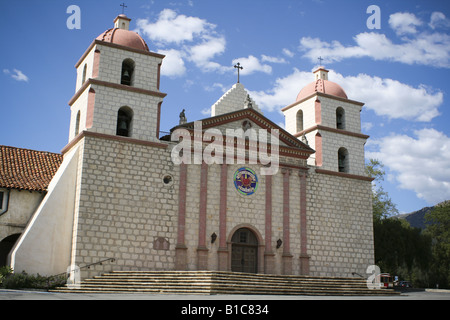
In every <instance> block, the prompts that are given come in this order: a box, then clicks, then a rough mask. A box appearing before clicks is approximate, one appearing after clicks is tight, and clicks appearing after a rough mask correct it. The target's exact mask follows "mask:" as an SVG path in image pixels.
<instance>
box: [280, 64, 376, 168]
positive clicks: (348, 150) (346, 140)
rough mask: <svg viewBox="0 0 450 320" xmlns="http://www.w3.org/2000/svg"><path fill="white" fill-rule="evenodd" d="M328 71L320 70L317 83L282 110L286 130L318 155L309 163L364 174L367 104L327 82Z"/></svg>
mask: <svg viewBox="0 0 450 320" xmlns="http://www.w3.org/2000/svg"><path fill="white" fill-rule="evenodd" d="M328 72H329V71H328V70H327V69H325V68H324V67H319V68H317V69H316V70H315V71H314V72H313V74H314V81H313V82H311V83H309V84H308V85H306V86H305V87H304V88H303V89H302V90H301V91H300V93H299V94H298V96H297V100H296V102H294V103H293V104H291V105H289V106H287V107H285V108H283V109H282V111H283V114H284V116H285V121H286V130H287V131H288V132H289V133H291V134H292V135H294V136H296V137H297V138H299V139H301V140H303V141H304V142H307V143H308V144H309V146H310V147H311V148H313V149H314V150H315V151H316V153H315V155H314V156H312V157H310V158H309V159H308V164H309V165H311V166H316V167H317V168H318V169H321V170H325V171H331V172H339V173H343V174H353V175H360V176H363V175H365V173H364V144H365V143H366V140H367V139H368V138H369V136H367V135H364V134H362V133H361V119H360V112H361V110H362V107H363V105H364V103H361V102H358V101H354V100H350V99H348V97H347V94H346V93H345V91H344V89H342V87H341V86H340V85H338V84H337V83H334V82H332V81H329V80H328Z"/></svg>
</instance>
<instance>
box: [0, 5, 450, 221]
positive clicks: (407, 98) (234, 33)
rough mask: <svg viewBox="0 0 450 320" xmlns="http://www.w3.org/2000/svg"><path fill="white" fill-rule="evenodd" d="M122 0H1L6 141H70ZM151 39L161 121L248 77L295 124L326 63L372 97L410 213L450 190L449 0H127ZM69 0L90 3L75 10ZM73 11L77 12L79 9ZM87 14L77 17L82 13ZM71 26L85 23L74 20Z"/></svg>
mask: <svg viewBox="0 0 450 320" xmlns="http://www.w3.org/2000/svg"><path fill="white" fill-rule="evenodd" d="M122 2H123V1H122V0H121V1H117V0H95V1H92V0H83V1H76V0H70V1H66V0H15V1H6V0H0V4H1V8H2V18H1V19H0V29H1V30H2V32H1V34H2V44H1V49H2V50H1V51H0V98H1V99H0V115H1V118H0V119H1V125H0V144H1V145H8V146H15V147H22V148H28V149H34V150H41V151H50V152H57V153H59V152H61V150H62V149H63V148H64V146H65V145H66V144H67V142H68V136H69V118H70V107H69V105H68V101H69V100H70V99H71V98H72V96H73V95H74V93H75V80H76V72H75V67H74V65H75V63H76V62H77V61H78V59H79V58H80V57H81V55H82V54H83V53H84V52H85V50H86V49H87V48H88V46H89V45H90V44H91V42H92V41H93V40H94V39H95V38H96V37H97V36H98V35H100V34H101V33H103V32H104V31H105V30H107V29H109V28H111V27H113V20H114V18H115V17H116V16H117V15H118V14H120V13H122V7H121V6H120V4H121V3H122ZM125 4H126V6H127V7H126V8H125V14H126V15H127V16H128V17H129V18H131V19H132V21H131V24H130V29H131V30H134V31H136V32H138V33H139V34H140V35H141V36H142V37H143V38H144V39H145V41H146V42H147V44H148V46H149V48H150V51H153V52H158V53H162V54H165V55H166V57H165V59H164V61H163V66H162V70H161V72H162V75H161V86H160V90H161V91H162V92H164V93H167V96H166V98H165V99H164V102H163V105H162V114H161V130H162V131H169V130H170V129H171V128H172V127H173V126H175V125H176V124H177V123H178V120H179V118H178V115H179V113H180V112H181V110H182V109H186V116H187V119H188V121H194V120H198V119H203V118H206V117H208V116H209V110H210V107H211V106H212V105H213V104H214V103H215V102H216V101H217V100H218V99H219V98H220V97H221V96H222V95H223V94H224V92H226V91H228V90H229V89H230V88H231V87H232V86H233V85H234V84H235V83H236V81H237V73H236V69H234V68H233V66H234V65H235V64H236V63H237V62H239V63H240V64H241V65H242V66H243V67H244V69H243V70H242V71H241V77H240V80H241V81H240V82H241V83H242V84H243V85H244V86H245V88H246V90H247V91H248V92H249V93H250V95H251V96H252V98H253V99H254V100H255V101H256V103H257V104H258V106H259V107H260V108H261V109H262V111H263V112H264V115H265V116H266V117H268V118H269V119H271V120H272V121H274V122H275V123H277V124H279V125H280V126H284V116H283V114H282V113H281V109H282V108H283V107H285V106H287V105H289V104H291V103H293V102H295V99H296V96H297V94H298V93H299V92H300V90H301V89H302V88H303V87H304V86H305V85H306V84H308V83H310V82H312V81H313V75H312V71H313V70H315V69H316V68H317V67H318V66H319V64H320V63H319V59H318V58H319V57H321V58H323V60H322V61H321V64H322V65H323V66H325V67H326V68H327V69H328V70H330V73H329V80H331V81H333V82H336V83H338V84H340V85H341V86H342V87H343V88H344V90H345V91H346V93H347V95H348V97H349V99H351V100H356V101H361V102H364V103H365V105H364V107H363V111H362V112H361V121H362V132H363V133H364V134H367V135H369V136H370V138H369V140H368V142H367V143H366V146H365V156H366V159H367V160H368V159H371V158H372V159H378V160H379V161H381V162H382V163H383V164H384V169H385V172H386V175H385V180H384V181H383V183H382V186H383V188H384V189H385V191H387V192H388V193H389V195H390V197H391V199H392V201H393V202H394V203H395V204H396V205H397V208H398V210H399V211H400V213H408V212H412V211H415V210H418V209H420V208H422V207H425V206H432V205H435V204H437V203H439V202H441V201H444V200H449V199H450V125H449V120H450V97H449V93H450V81H449V76H450V72H449V71H450V2H449V1H442V0H408V1H405V0H390V1H377V0H276V1H274V0H259V1H256V0H239V1H236V0H227V1H224V0H222V1H217V0H173V1H159V0H128V1H125ZM71 5H76V6H78V8H79V9H80V11H79V18H80V19H79V20H74V17H75V16H74V14H75V12H74V11H72V10H70V8H69V7H70V6H71ZM68 9H69V10H68ZM75 22H79V25H76V24H74V23H75ZM69 26H75V27H76V28H73V27H70V28H69Z"/></svg>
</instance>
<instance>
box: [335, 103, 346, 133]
mask: <svg viewBox="0 0 450 320" xmlns="http://www.w3.org/2000/svg"><path fill="white" fill-rule="evenodd" d="M336 128H337V129H345V110H344V109H343V108H342V107H339V108H337V109H336Z"/></svg>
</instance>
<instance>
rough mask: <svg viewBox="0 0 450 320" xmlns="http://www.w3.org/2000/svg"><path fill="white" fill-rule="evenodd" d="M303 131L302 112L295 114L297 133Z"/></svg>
mask: <svg viewBox="0 0 450 320" xmlns="http://www.w3.org/2000/svg"><path fill="white" fill-rule="evenodd" d="M300 131H303V111H302V110H298V112H297V132H300Z"/></svg>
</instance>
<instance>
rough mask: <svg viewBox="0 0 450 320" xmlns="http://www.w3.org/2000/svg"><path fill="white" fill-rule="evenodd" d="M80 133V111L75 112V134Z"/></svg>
mask: <svg viewBox="0 0 450 320" xmlns="http://www.w3.org/2000/svg"><path fill="white" fill-rule="evenodd" d="M78 133H80V111H78V112H77V119H76V120H75V136H76V135H77V134H78Z"/></svg>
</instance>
